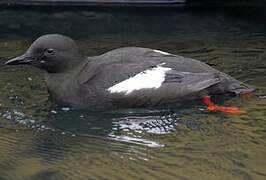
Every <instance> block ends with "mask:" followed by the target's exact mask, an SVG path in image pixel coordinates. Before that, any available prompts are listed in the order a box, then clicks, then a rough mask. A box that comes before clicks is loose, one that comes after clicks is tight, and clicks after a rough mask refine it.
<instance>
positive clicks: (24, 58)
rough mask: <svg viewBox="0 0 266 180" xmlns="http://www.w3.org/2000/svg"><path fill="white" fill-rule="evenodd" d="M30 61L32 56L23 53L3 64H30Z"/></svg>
mask: <svg viewBox="0 0 266 180" xmlns="http://www.w3.org/2000/svg"><path fill="white" fill-rule="evenodd" d="M32 61H34V58H33V57H32V56H29V55H28V54H27V53H25V54H23V55H21V56H18V57H15V58H13V59H10V60H8V61H6V62H5V63H4V64H5V65H19V64H30V63H31V62H32Z"/></svg>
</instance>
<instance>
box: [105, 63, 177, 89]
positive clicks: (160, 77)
mask: <svg viewBox="0 0 266 180" xmlns="http://www.w3.org/2000/svg"><path fill="white" fill-rule="evenodd" d="M162 65H163V64H159V65H157V66H156V67H154V68H151V69H148V70H146V71H143V72H141V73H139V74H137V75H135V76H133V77H131V78H129V79H126V80H124V81H122V82H120V83H118V84H116V85H114V86H112V87H110V88H108V91H109V92H110V93H125V94H130V93H131V92H132V91H135V90H140V89H151V88H154V89H157V88H159V87H160V86H161V85H162V83H163V82H164V80H165V74H166V72H167V71H170V70H172V69H171V68H168V67H162Z"/></svg>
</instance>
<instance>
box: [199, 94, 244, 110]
mask: <svg viewBox="0 0 266 180" xmlns="http://www.w3.org/2000/svg"><path fill="white" fill-rule="evenodd" d="M202 101H203V103H204V104H205V105H206V106H207V110H208V111H213V112H217V111H218V112H224V113H230V114H244V113H246V111H245V110H242V109H239V108H237V107H225V106H219V105H216V104H214V103H213V102H212V101H211V98H210V96H205V97H204V98H203V99H202Z"/></svg>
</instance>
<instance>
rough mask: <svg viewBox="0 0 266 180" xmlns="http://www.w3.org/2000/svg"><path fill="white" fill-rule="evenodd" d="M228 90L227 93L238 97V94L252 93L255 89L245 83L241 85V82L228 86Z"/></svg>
mask: <svg viewBox="0 0 266 180" xmlns="http://www.w3.org/2000/svg"><path fill="white" fill-rule="evenodd" d="M228 90H229V92H231V93H234V94H236V95H238V94H245V93H251V92H254V91H255V90H256V88H255V87H253V86H250V85H247V84H245V83H242V82H235V83H232V84H230V86H229V88H228Z"/></svg>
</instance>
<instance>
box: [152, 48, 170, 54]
mask: <svg viewBox="0 0 266 180" xmlns="http://www.w3.org/2000/svg"><path fill="white" fill-rule="evenodd" d="M153 52H156V53H160V54H163V55H171V54H170V53H168V52H164V51H160V50H157V49H153Z"/></svg>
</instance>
